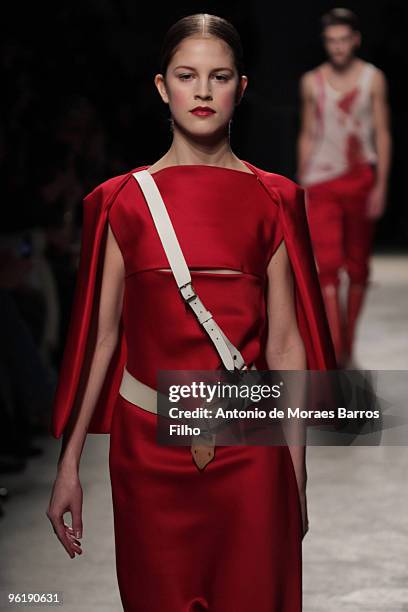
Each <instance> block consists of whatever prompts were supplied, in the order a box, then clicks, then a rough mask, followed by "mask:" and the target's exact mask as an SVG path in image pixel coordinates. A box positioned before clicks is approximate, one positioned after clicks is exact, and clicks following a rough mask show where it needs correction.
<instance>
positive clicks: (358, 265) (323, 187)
mask: <svg viewBox="0 0 408 612" xmlns="http://www.w3.org/2000/svg"><path fill="white" fill-rule="evenodd" d="M374 181H375V171H374V169H373V167H372V166H371V165H369V164H362V165H359V166H358V167H356V168H355V169H353V170H352V171H350V172H349V173H347V174H344V175H342V176H341V177H338V178H335V179H331V180H328V181H324V182H322V183H318V184H315V185H311V186H309V187H308V188H307V190H306V193H307V216H308V221H309V228H310V235H311V238H312V243H313V250H314V253H315V257H316V263H317V267H318V271H319V276H320V283H321V286H322V287H324V286H326V285H329V284H330V285H334V286H336V287H337V286H338V284H339V271H340V269H341V268H343V269H345V270H346V271H347V273H348V275H349V279H350V282H351V283H358V284H362V285H366V284H367V282H368V277H369V257H370V254H371V247H372V242H373V238H374V231H375V222H374V221H373V220H372V219H368V218H367V216H366V208H367V198H368V195H369V193H370V191H371V189H372V187H373V184H374Z"/></svg>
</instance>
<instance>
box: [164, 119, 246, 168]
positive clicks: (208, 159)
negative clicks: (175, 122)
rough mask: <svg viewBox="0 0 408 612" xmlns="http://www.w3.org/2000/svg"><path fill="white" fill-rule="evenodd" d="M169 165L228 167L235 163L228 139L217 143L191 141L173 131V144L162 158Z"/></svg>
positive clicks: (203, 140) (235, 159) (234, 156)
mask: <svg viewBox="0 0 408 612" xmlns="http://www.w3.org/2000/svg"><path fill="white" fill-rule="evenodd" d="M164 158H165V161H166V163H169V164H180V165H183V164H207V165H214V166H230V165H233V164H234V163H236V162H237V157H236V155H234V153H233V152H232V149H231V146H230V143H229V138H228V137H227V138H222V139H221V140H219V141H218V142H215V143H214V139H212V142H211V143H210V142H209V139H207V141H206V140H205V139H200V140H199V141H197V140H196V139H194V140H193V139H192V138H189V137H187V138H186V137H185V135H184V134H183V135H180V134H178V133H177V128H175V129H174V136H173V142H172V144H171V146H170V148H169V150H168V151H167V153H166V154H165V156H164Z"/></svg>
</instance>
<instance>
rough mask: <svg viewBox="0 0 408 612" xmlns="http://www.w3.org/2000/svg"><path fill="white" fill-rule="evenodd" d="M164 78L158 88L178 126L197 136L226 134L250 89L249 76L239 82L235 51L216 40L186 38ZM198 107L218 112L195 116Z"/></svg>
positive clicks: (157, 79) (157, 84)
mask: <svg viewBox="0 0 408 612" xmlns="http://www.w3.org/2000/svg"><path fill="white" fill-rule="evenodd" d="M163 77H164V75H156V77H155V84H156V86H157V88H158V90H159V93H160V95H161V97H162V99H163V101H164V102H166V103H168V104H169V107H170V112H171V115H172V118H173V120H174V122H175V124H177V125H178V126H179V127H180V128H181V129H183V130H185V131H187V132H189V133H190V134H192V135H194V134H195V135H197V136H203V135H210V134H212V133H215V132H218V131H220V130H225V127H226V125H227V124H228V122H229V120H230V119H231V117H232V115H233V114H234V109H235V106H236V104H237V103H239V101H240V99H241V97H242V94H243V92H244V90H245V88H246V85H247V78H246V77H245V76H241V79H239V76H238V72H237V70H236V67H235V65H234V59H233V55H232V51H231V49H230V48H229V46H228V45H227V44H226V43H225V42H224V41H223V40H221V39H219V38H215V37H206V38H202V37H195V36H194V37H189V38H185V39H184V40H183V41H182V42H181V44H180V45H179V47H178V49H177V51H176V52H175V53H174V55H173V57H172V60H171V62H170V63H169V65H168V68H167V71H166V75H165V77H166V78H165V80H164V78H163ZM197 106H202V107H209V108H211V109H212V110H213V111H214V112H213V113H209V114H207V115H204V114H203V115H199V114H194V113H193V112H192V111H193V109H194V108H196V107H197Z"/></svg>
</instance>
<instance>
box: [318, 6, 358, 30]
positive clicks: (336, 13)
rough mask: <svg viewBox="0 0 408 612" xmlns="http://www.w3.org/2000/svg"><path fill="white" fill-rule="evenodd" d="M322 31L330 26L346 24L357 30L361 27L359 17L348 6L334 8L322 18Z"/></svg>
mask: <svg viewBox="0 0 408 612" xmlns="http://www.w3.org/2000/svg"><path fill="white" fill-rule="evenodd" d="M320 22H321V26H322V32H324V30H325V29H326V28H328V27H329V26H334V25H346V26H349V27H350V28H351V29H352V30H354V31H355V32H356V31H358V29H359V23H358V17H357V15H356V14H355V13H353V11H350V9H346V8H334V9H332V10H331V11H329V12H328V13H325V14H324V15H323V17H322V18H321V21H320Z"/></svg>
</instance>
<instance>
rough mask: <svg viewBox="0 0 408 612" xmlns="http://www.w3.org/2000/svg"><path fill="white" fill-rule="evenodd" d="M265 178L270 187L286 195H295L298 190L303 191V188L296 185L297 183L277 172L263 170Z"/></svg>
mask: <svg viewBox="0 0 408 612" xmlns="http://www.w3.org/2000/svg"><path fill="white" fill-rule="evenodd" d="M261 172H262V175H263V178H264V180H265V182H266V183H267V184H268V186H269V187H271V188H273V189H278V190H280V191H282V192H284V193H285V194H288V195H290V194H292V193H293V194H294V193H296V192H297V191H298V190H302V189H303V188H302V187H301V186H300V185H299V184H298V183H296V181H294V180H292V179H290V178H289V177H287V176H285V175H283V174H279V173H277V172H270V171H269V170H261Z"/></svg>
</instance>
